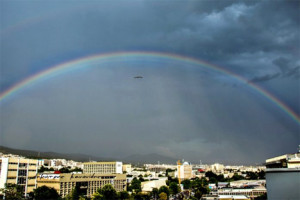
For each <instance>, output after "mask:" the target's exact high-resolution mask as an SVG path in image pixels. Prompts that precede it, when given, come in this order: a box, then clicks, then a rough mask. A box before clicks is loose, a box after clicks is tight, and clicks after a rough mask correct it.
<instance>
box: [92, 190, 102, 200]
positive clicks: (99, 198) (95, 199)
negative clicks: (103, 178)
mask: <svg viewBox="0 0 300 200" xmlns="http://www.w3.org/2000/svg"><path fill="white" fill-rule="evenodd" d="M92 199H93V200H102V199H103V195H102V194H100V193H99V192H95V193H94V194H93V196H92Z"/></svg>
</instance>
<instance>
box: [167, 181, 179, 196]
mask: <svg viewBox="0 0 300 200" xmlns="http://www.w3.org/2000/svg"><path fill="white" fill-rule="evenodd" d="M169 189H170V193H171V194H178V193H179V192H180V187H179V185H178V184H177V183H175V182H172V183H170V186H169Z"/></svg>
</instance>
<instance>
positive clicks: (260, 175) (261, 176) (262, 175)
mask: <svg viewBox="0 0 300 200" xmlns="http://www.w3.org/2000/svg"><path fill="white" fill-rule="evenodd" d="M258 178H259V179H266V172H265V171H264V170H261V171H259V172H258Z"/></svg>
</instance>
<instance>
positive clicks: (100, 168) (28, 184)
mask: <svg viewBox="0 0 300 200" xmlns="http://www.w3.org/2000/svg"><path fill="white" fill-rule="evenodd" d="M41 163H43V162H41V161H39V160H34V159H26V158H21V157H2V158H1V159H0V188H2V189H3V188H5V184H17V185H20V186H22V189H23V192H24V195H25V196H28V194H29V193H30V192H33V190H34V189H35V188H37V187H41V186H47V187H52V188H54V189H56V190H57V192H58V194H60V196H61V197H65V196H66V195H68V194H69V193H71V192H72V190H73V189H74V188H75V187H76V189H78V192H79V193H80V194H82V195H85V196H87V197H90V196H91V195H92V194H94V193H95V192H96V191H97V189H98V188H101V187H103V186H104V185H106V184H111V185H113V187H114V188H115V189H116V191H123V190H126V185H127V180H126V174H123V169H124V168H123V164H122V162H87V163H83V173H59V172H57V171H52V172H47V173H44V172H43V173H38V169H39V167H40V166H41V165H39V164H41ZM76 166H77V165H76ZM125 169H127V170H129V169H130V167H129V166H128V165H125ZM0 195H1V194H0Z"/></svg>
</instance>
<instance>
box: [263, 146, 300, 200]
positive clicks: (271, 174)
mask: <svg viewBox="0 0 300 200" xmlns="http://www.w3.org/2000/svg"><path fill="white" fill-rule="evenodd" d="M266 167H267V169H266V185H267V192H268V199H272V200H277V199H278V200H280V199H300V190H299V188H300V150H299V151H298V153H295V154H286V155H283V156H278V157H275V158H270V159H267V160H266Z"/></svg>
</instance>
